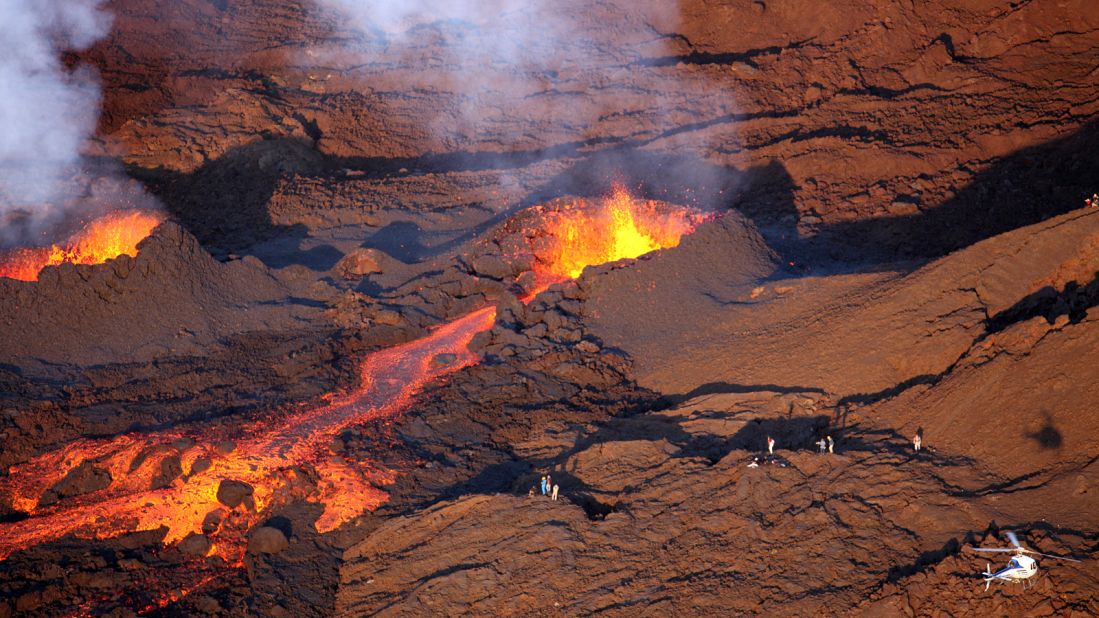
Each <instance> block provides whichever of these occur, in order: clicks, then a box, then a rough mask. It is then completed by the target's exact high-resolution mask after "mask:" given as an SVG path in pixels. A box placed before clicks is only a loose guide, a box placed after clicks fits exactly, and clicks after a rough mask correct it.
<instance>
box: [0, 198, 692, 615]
mask: <svg viewBox="0 0 1099 618" xmlns="http://www.w3.org/2000/svg"><path fill="white" fill-rule="evenodd" d="M142 217H148V218H149V219H148V220H149V221H151V222H153V224H154V225H155V222H156V221H157V220H158V219H156V218H155V217H152V216H151V215H145V214H140V213H133V214H132V215H131V216H130V217H129V218H128V219H126V221H127V222H131V223H134V224H140V223H143V222H145V221H146V219H143V218H142ZM705 218H706V217H705V216H703V215H701V214H699V213H697V212H693V211H690V210H689V209H686V208H682V207H676V206H672V205H670V204H665V203H662V202H654V201H646V200H637V199H634V198H633V197H631V196H630V195H629V193H628V192H627V191H626V190H625V189H624V188H622V187H615V188H614V190H613V191H612V193H611V194H610V195H608V196H606V197H603V198H596V199H572V200H557V201H555V202H552V203H549V204H545V205H542V206H538V207H535V208H532V209H529V210H527V211H524V212H522V213H520V214H519V215H518V216H517V217H515V218H514V219H512V220H511V221H509V222H507V223H506V224H505V225H504V226H503V232H502V235H501V238H502V239H503V241H502V244H501V246H509V247H511V249H513V251H512V252H511V253H510V254H509V255H506V256H503V257H501V258H500V259H518V260H520V261H525V262H526V263H528V264H529V265H530V266H531V270H529V271H527V272H528V273H531V274H530V275H529V276H527V277H526V281H525V283H527V284H529V285H528V286H527V289H526V292H527V298H528V299H529V298H531V297H533V295H535V294H537V293H539V292H541V291H543V290H545V289H546V287H547V286H549V285H550V284H552V283H555V282H559V281H564V280H567V279H569V278H572V277H576V276H579V275H580V273H581V272H582V271H583V269H584V268H585V267H586V266H589V265H595V264H600V263H605V262H609V261H615V260H621V259H626V258H635V257H639V256H641V255H644V254H646V253H649V252H651V251H654V250H657V249H662V248H668V247H674V246H676V245H677V244H678V243H679V240H680V238H681V237H682V236H683V235H684V234H689V233H691V232H692V231H693V230H694V229H695V227H696V226H697V225H698V224H699V223H701V222H703V221H704V220H705ZM110 221H115V219H110ZM89 229H90V230H94V229H98V228H94V227H93V228H89ZM85 236H87V234H86V235H85ZM85 236H82V237H81V239H78V240H77V241H74V242H73V243H72V247H75V249H73V250H71V251H69V252H68V253H66V254H65V255H70V254H71V255H83V253H81V251H83V249H81V248H82V247H84V246H85V245H83V244H81V242H80V240H82V239H83V238H84V237H85ZM112 250H113V249H112ZM25 272H29V270H28V271H25ZM520 287H522V285H520ZM495 317H496V308H495V307H492V306H486V307H482V308H480V309H477V310H475V311H473V312H471V313H469V314H467V315H465V316H463V317H460V318H458V319H456V320H453V321H451V322H449V323H447V324H443V325H440V326H438V327H437V328H435V329H433V330H432V331H431V332H430V334H428V335H427V336H425V337H423V338H421V339H418V340H415V341H411V342H408V343H405V344H400V345H397V346H394V347H391V348H388V349H384V350H380V351H378V352H374V353H372V354H369V355H368V356H366V358H364V359H363V360H362V361H361V362H360V364H359V370H358V379H357V385H356V386H355V387H354V388H351V389H349V390H347V391H346V392H338V393H331V394H328V395H325V396H324V397H322V398H321V400H320V401H317V402H315V403H313V404H308V405H303V406H299V407H297V408H296V409H291V410H281V411H272V412H269V413H267V414H264V415H261V416H257V417H256V418H253V419H252V420H249V421H241V422H221V423H214V424H208V425H191V426H181V427H178V428H174V429H167V430H161V431H156V432H151V433H129V434H124V435H120V436H118V437H115V438H109V439H102V440H97V439H81V440H78V441H76V442H73V443H70V444H67V445H65V446H64V447H62V448H59V449H57V450H54V451H50V452H47V453H44V454H42V455H40V456H38V457H36V458H34V459H31V460H30V461H27V462H25V463H21V464H18V465H15V466H12V467H11V468H10V469H9V471H8V475H7V476H6V477H3V478H0V495H2V496H3V500H4V502H5V503H6V504H7V505H8V506H9V507H10V509H11V510H12V512H13V513H16V514H19V516H18V517H14V518H12V517H9V521H7V522H6V523H0V558H2V559H6V558H8V557H9V556H10V555H11V554H12V553H14V552H19V551H24V550H31V549H32V548H34V547H35V546H37V545H40V544H43V543H49V542H53V541H56V540H58V539H60V538H62V537H65V536H67V535H73V536H75V537H77V538H82V539H89V540H93V539H107V538H113V537H116V536H119V535H125V534H128V533H133V532H139V531H152V530H158V529H159V530H162V531H163V537H162V539H161V540H162V543H163V544H165V545H169V546H176V545H178V544H180V543H184V544H185V545H186V551H187V552H188V553H190V554H198V557H197V558H196V559H193V560H190V561H188V562H186V563H185V564H184V565H183V566H182V567H180V568H178V569H176V570H175V571H173V572H172V573H165V574H164V579H165V584H166V587H165V586H162V587H160V588H158V590H157V591H156V592H155V594H154V595H153V596H152V597H149V598H147V599H145V600H144V601H142V603H144V604H145V605H147V607H149V608H153V607H157V606H161V605H163V604H164V603H167V602H170V601H172V600H174V599H176V598H178V597H179V596H180V594H181V591H188V590H191V589H193V588H195V587H197V586H201V585H203V584H204V583H206V582H207V581H209V580H210V579H212V578H213V577H215V576H216V573H217V572H219V571H221V570H224V569H232V568H236V567H239V566H241V565H243V559H244V555H245V551H246V547H247V545H248V542H249V538H250V536H254V534H253V530H254V529H255V528H256V527H257V526H258V525H259V524H261V523H262V522H263V521H264V520H265V519H267V518H269V517H270V516H271V514H272V513H274V512H276V511H277V510H278V509H280V508H283V507H286V506H287V505H289V504H292V503H294V502H303V501H304V502H312V503H317V504H319V505H321V506H322V507H323V512H322V513H321V515H320V516H319V518H318V519H317V520H316V521H315V522H314V524H313V525H314V526H315V528H316V530H317V531H318V532H321V533H324V532H329V531H332V530H335V529H336V528H339V527H340V526H342V525H343V524H345V523H347V522H349V521H351V520H353V519H355V518H356V517H359V516H360V515H362V514H363V513H365V512H368V511H372V510H374V509H376V508H377V507H378V506H379V505H381V504H383V503H385V502H386V501H387V500H388V496H387V494H386V492H385V491H384V490H383V489H381V488H382V487H385V486H386V485H389V484H392V483H393V482H394V480H395V478H396V476H397V474H398V473H399V472H400V469H401V468H402V467H404V468H407V467H408V466H410V465H413V463H412V462H405V463H403V464H401V465H398V466H394V465H392V463H391V464H390V465H386V464H383V463H381V462H380V461H372V460H370V459H353V458H349V457H346V456H345V455H344V454H340V453H335V452H333V451H332V450H331V448H330V445H331V444H332V443H333V440H334V439H335V438H336V437H337V436H338V435H339V434H340V433H341V432H343V431H345V430H347V429H348V428H350V427H354V426H359V425H362V424H364V423H374V424H381V425H385V424H388V423H390V422H392V421H393V420H394V419H396V418H398V417H399V416H400V415H401V414H402V413H403V412H404V411H405V410H407V409H408V407H409V406H410V404H411V403H412V402H413V400H414V398H415V396H416V395H417V393H418V392H419V391H421V390H422V389H423V388H424V387H425V386H426V385H428V384H430V383H432V382H436V381H438V380H440V379H442V378H444V377H446V376H448V375H451V374H453V373H454V372H457V371H460V370H462V369H463V368H466V367H469V366H471V365H474V364H476V363H478V362H479V359H478V357H477V356H476V355H475V354H473V353H472V352H470V351H469V349H468V347H467V346H468V344H469V343H470V341H471V339H472V338H473V337H474V335H476V334H477V333H481V332H484V331H487V330H488V329H489V328H491V327H492V326H493V323H494V321H495ZM131 594H134V595H138V597H140V596H141V595H142V594H144V593H143V592H142V591H131Z"/></svg>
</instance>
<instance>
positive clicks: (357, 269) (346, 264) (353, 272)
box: [335, 249, 389, 279]
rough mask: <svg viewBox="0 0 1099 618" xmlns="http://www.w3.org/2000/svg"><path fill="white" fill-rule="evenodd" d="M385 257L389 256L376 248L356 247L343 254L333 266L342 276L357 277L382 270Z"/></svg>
mask: <svg viewBox="0 0 1099 618" xmlns="http://www.w3.org/2000/svg"><path fill="white" fill-rule="evenodd" d="M387 259H389V257H388V256H387V255H385V254H384V253H382V252H381V251H378V250H377V249H356V250H355V251H352V252H350V253H348V254H347V255H345V256H343V258H341V259H340V261H339V262H337V263H336V267H335V268H336V272H338V273H340V276H342V277H343V278H345V279H357V278H361V277H365V276H366V275H371V274H374V273H380V272H382V271H383V267H382V265H383V264H384V263H385V260H387Z"/></svg>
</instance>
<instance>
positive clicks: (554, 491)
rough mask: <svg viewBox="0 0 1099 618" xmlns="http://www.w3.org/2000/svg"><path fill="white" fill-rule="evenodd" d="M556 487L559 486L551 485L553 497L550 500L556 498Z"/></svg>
mask: <svg viewBox="0 0 1099 618" xmlns="http://www.w3.org/2000/svg"><path fill="white" fill-rule="evenodd" d="M558 487H559V486H558V485H554V486H553V497H552V498H550V499H551V500H556V499H557V489H558Z"/></svg>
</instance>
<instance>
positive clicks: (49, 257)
mask: <svg viewBox="0 0 1099 618" xmlns="http://www.w3.org/2000/svg"><path fill="white" fill-rule="evenodd" d="M163 220H164V217H163V216H162V215H161V214H160V213H157V212H155V211H148V210H129V211H119V212H113V213H110V214H108V215H104V216H103V217H100V218H99V219H96V220H95V221H92V222H91V223H89V224H88V225H86V226H85V227H84V229H82V230H80V231H79V232H77V233H76V234H73V236H72V237H71V238H69V239H68V240H67V241H65V242H64V243H63V244H60V245H51V246H49V247H34V248H26V249H16V250H14V251H10V252H8V253H7V254H6V255H0V277H9V278H11V279H19V280H21V281H36V280H37V279H38V273H40V272H41V271H42V269H43V268H45V267H47V266H57V265H58V264H64V263H70V264H101V263H103V262H106V261H107V260H109V259H111V258H116V257H118V256H120V255H129V256H131V257H132V256H135V255H137V244H138V243H140V242H141V241H142V240H144V239H145V238H146V237H147V236H148V235H149V234H150V233H152V231H153V228H155V227H156V226H157V225H159V224H160V222H161V221H163Z"/></svg>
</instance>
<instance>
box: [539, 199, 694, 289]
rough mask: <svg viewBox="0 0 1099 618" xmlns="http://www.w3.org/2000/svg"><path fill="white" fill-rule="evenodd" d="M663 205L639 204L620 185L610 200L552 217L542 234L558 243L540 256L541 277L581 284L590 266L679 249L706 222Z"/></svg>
mask: <svg viewBox="0 0 1099 618" xmlns="http://www.w3.org/2000/svg"><path fill="white" fill-rule="evenodd" d="M659 205H660V203H659V202H654V201H648V200H638V199H635V198H633V197H632V196H631V195H630V194H629V193H628V192H627V191H626V189H625V188H624V187H622V186H621V185H615V187H614V189H613V191H612V192H611V195H610V196H608V197H606V198H603V199H602V200H599V201H596V202H594V203H588V202H581V203H573V204H570V205H568V206H566V207H565V208H564V209H562V210H559V211H556V212H547V213H546V215H547V221H546V222H545V224H544V225H543V228H542V229H544V230H545V232H546V234H548V235H549V236H550V237H551V238H552V239H553V242H551V244H550V246H549V248H548V250H546V251H544V252H542V254H541V255H539V256H538V257H539V263H538V269H539V271H540V274H543V275H548V276H550V277H553V278H561V279H564V278H576V277H579V276H580V273H581V272H583V270H584V268H585V267H587V266H592V265H596V264H606V263H607V262H614V261H617V260H621V259H625V258H636V257H638V256H641V255H644V254H646V253H649V252H651V251H656V250H657V249H666V248H669V247H675V246H676V245H678V244H679V239H680V238H681V237H682V236H683V235H684V234H689V233H691V232H692V231H694V229H695V227H696V226H697V225H698V223H699V222H701V221H702V219H703V217H702V216H701V215H699V214H697V213H694V212H691V211H688V210H686V209H683V208H676V209H661V208H660V207H659Z"/></svg>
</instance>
